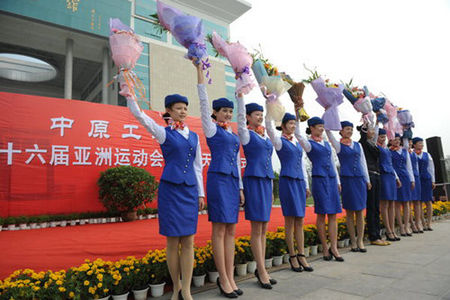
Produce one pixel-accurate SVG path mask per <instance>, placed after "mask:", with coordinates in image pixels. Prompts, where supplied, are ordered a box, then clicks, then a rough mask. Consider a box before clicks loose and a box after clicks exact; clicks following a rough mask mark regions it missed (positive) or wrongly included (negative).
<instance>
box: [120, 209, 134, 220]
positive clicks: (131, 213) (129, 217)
mask: <svg viewBox="0 0 450 300" xmlns="http://www.w3.org/2000/svg"><path fill="white" fill-rule="evenodd" d="M122 220H123V221H124V222H131V221H136V220H137V212H136V211H129V212H124V213H122Z"/></svg>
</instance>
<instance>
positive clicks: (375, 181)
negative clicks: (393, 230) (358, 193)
mask: <svg viewBox="0 0 450 300" xmlns="http://www.w3.org/2000/svg"><path fill="white" fill-rule="evenodd" d="M377 127H378V126H377ZM357 129H358V130H359V132H360V134H361V139H360V140H359V143H360V144H361V145H362V148H363V151H364V155H365V157H366V161H367V169H368V170H369V177H370V183H371V184H372V189H370V190H368V191H367V208H366V219H367V230H368V232H369V240H370V243H371V244H372V245H377V246H387V245H390V243H389V242H386V241H383V240H382V239H381V235H380V189H381V185H380V149H378V147H377V144H376V140H377V136H376V135H377V133H378V128H372V127H370V126H369V125H368V124H363V125H362V126H358V128H357Z"/></svg>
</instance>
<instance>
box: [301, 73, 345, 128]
mask: <svg viewBox="0 0 450 300" xmlns="http://www.w3.org/2000/svg"><path fill="white" fill-rule="evenodd" d="M305 68H306V67H305ZM307 70H309V69H307ZM309 71H310V72H311V76H310V77H309V78H308V79H306V80H304V82H306V83H310V84H311V86H312V87H313V89H314V91H315V92H316V94H317V98H316V101H317V102H318V103H319V104H320V105H321V106H322V107H323V108H325V113H324V114H323V116H322V119H323V120H324V121H325V129H328V130H341V122H340V119H339V112H338V106H339V105H340V104H342V103H343V102H344V101H343V98H344V97H343V96H342V90H343V89H344V86H343V85H342V84H335V83H330V81H329V80H328V79H326V80H323V79H322V77H321V76H320V75H319V73H317V71H315V70H314V71H312V70H309Z"/></svg>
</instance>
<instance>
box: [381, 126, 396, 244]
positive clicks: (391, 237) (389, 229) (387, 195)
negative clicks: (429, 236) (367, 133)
mask: <svg viewBox="0 0 450 300" xmlns="http://www.w3.org/2000/svg"><path fill="white" fill-rule="evenodd" d="M386 138H387V135H386V130H384V129H382V128H380V129H379V130H378V139H377V146H378V149H380V178H381V190H380V211H381V217H382V218H383V223H384V227H385V228H386V239H387V240H388V241H391V242H394V241H399V240H400V238H399V237H398V236H397V235H396V234H395V230H394V229H395V200H397V188H400V187H401V186H402V183H401V182H400V179H399V178H398V176H397V173H396V172H395V170H394V167H393V165H392V154H391V151H389V149H388V148H387V147H386Z"/></svg>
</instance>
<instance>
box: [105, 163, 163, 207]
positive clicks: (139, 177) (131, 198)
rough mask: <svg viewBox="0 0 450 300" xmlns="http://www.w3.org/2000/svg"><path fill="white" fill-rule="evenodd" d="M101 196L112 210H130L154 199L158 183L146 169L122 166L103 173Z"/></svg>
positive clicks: (106, 205)
mask: <svg viewBox="0 0 450 300" xmlns="http://www.w3.org/2000/svg"><path fill="white" fill-rule="evenodd" d="M97 184H98V186H99V188H100V191H99V197H100V200H101V201H102V203H103V205H104V206H105V207H106V209H107V210H108V211H110V212H130V211H133V210H135V209H136V208H138V207H140V206H142V205H144V204H147V203H149V202H151V201H152V200H153V197H154V196H155V194H156V189H157V188H158V185H157V183H156V181H155V177H153V176H152V175H150V174H149V173H148V172H147V171H146V170H144V169H140V168H137V167H133V166H120V167H115V168H111V169H108V170H106V171H104V172H102V173H101V175H100V178H99V180H98V182H97Z"/></svg>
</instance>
